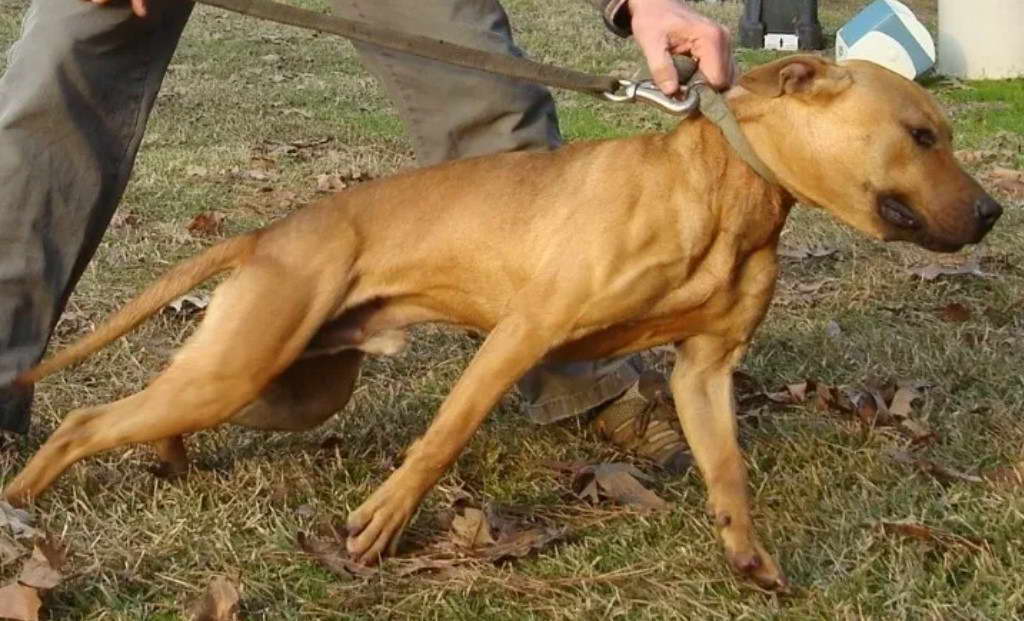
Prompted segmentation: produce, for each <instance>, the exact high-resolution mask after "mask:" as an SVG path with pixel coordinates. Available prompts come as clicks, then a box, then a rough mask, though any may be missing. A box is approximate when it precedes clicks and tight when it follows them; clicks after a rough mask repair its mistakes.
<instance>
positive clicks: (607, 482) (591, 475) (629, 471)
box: [572, 462, 671, 511]
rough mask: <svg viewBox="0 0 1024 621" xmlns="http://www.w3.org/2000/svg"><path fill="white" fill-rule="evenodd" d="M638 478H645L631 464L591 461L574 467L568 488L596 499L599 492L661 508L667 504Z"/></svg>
mask: <svg viewBox="0 0 1024 621" xmlns="http://www.w3.org/2000/svg"><path fill="white" fill-rule="evenodd" d="M641 479H649V477H648V476H647V475H645V474H644V473H643V472H641V471H640V470H638V469H637V468H636V467H635V466H633V465H630V464H624V463H618V462H616V463H610V464H595V465H590V466H584V467H583V468H580V469H579V470H577V471H576V474H575V476H574V477H573V481H572V489H573V491H574V492H575V493H576V495H577V496H578V497H579V498H583V499H589V500H590V501H591V502H597V501H598V499H599V498H600V497H601V496H604V497H605V498H610V499H612V500H614V501H616V502H618V503H621V504H624V505H634V506H638V507H642V508H644V509H652V510H655V511H663V510H666V509H669V508H670V507H671V505H670V504H669V503H667V502H665V501H664V500H663V499H662V498H661V497H659V496H658V495H657V494H655V493H654V492H652V491H651V490H649V489H647V488H646V487H644V486H643V485H642V484H641V483H640V480H641Z"/></svg>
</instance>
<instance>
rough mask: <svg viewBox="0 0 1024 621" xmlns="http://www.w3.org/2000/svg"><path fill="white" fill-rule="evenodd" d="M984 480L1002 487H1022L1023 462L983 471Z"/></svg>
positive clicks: (1023, 476) (1023, 483)
mask: <svg viewBox="0 0 1024 621" xmlns="http://www.w3.org/2000/svg"><path fill="white" fill-rule="evenodd" d="M985 480H986V481H988V482H989V483H992V484H993V485H995V486H996V487H1001V488H1003V489H1011V488H1017V487H1024V462H1022V463H1020V464H1017V465H1013V466H1001V467H999V468H996V469H994V470H990V471H989V472H987V473H985Z"/></svg>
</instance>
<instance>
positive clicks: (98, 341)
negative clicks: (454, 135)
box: [5, 56, 1001, 588]
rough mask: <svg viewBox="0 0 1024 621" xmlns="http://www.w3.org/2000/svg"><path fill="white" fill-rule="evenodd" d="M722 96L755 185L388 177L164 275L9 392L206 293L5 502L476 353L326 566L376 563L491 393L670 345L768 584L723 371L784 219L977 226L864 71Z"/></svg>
mask: <svg viewBox="0 0 1024 621" xmlns="http://www.w3.org/2000/svg"><path fill="white" fill-rule="evenodd" d="M740 84H741V86H740V87H737V88H735V89H733V90H732V91H731V92H730V93H729V98H730V105H731V107H732V108H733V110H734V112H735V114H736V116H737V118H738V120H739V121H740V123H741V125H742V127H743V129H744V131H745V133H746V134H747V136H748V137H749V139H750V142H751V143H752V145H753V147H754V149H755V150H756V152H757V153H758V155H759V156H760V157H761V158H762V159H763V160H764V161H765V162H766V163H767V165H768V166H769V168H770V169H771V170H772V171H774V173H775V175H776V176H777V177H778V179H779V181H780V183H781V185H770V184H768V183H767V182H765V181H764V180H763V179H761V178H760V177H758V176H757V175H756V174H755V173H754V172H753V171H752V170H751V169H750V168H749V167H748V166H747V165H746V164H744V163H743V162H742V161H741V160H740V159H739V158H738V157H737V156H736V155H735V153H733V152H732V151H731V150H730V148H729V146H728V145H727V144H726V142H725V141H724V139H723V138H722V135H721V133H720V132H719V130H718V128H717V127H715V126H714V125H712V124H711V123H709V122H708V121H706V120H702V119H701V120H692V121H683V122H682V123H681V124H680V125H679V128H678V129H676V130H675V131H674V132H672V133H670V134H668V135H654V136H640V137H635V138H628V139H623V140H610V141H602V142H590V143H583V144H574V145H572V146H567V147H565V148H562V149H559V150H557V151H554V152H551V153H512V154H504V155H497V156H491V157H482V158H477V159H470V160H464V161H459V162H453V163H449V164H444V165H441V166H436V167H433V168H429V169H424V170H419V171H415V172H410V173H407V174H403V175H399V176H396V177H393V178H390V179H385V180H380V181H376V182H373V183H368V184H365V185H362V186H359V187H357V188H355V189H352V190H349V191H346V192H343V193H341V194H338V195H336V196H334V197H332V198H329V199H327V200H324V201H321V202H320V203H318V204H315V205H312V206H310V207H308V208H306V209H303V210H301V211H299V212H297V213H295V214H293V215H291V216H289V217H288V218H286V219H284V220H282V221H280V222H277V223H275V224H273V225H272V226H269V227H267V228H266V229H263V230H260V231H257V232H254V233H251V234H248V235H244V236H241V237H238V238H235V239H231V240H228V241H225V242H223V243H221V244H219V245H217V246H214V247H213V248H211V249H209V250H207V251H206V252H204V253H202V254H201V255H199V256H198V257H196V258H193V259H191V260H189V261H186V262H185V263H183V264H181V265H179V266H177V267H176V268H174V269H173V270H171V272H170V273H169V274H167V275H165V276H164V277H163V278H161V279H160V280H158V281H157V282H156V283H155V284H153V285H152V286H151V287H150V288H149V289H147V290H146V291H145V292H144V293H142V294H141V295H140V296H139V297H138V298H136V299H135V300H133V301H131V302H130V303H129V304H128V305H127V306H126V307H125V308H124V309H122V310H121V311H119V312H118V313H116V314H115V315H113V317H111V318H110V319H109V320H108V321H107V323H105V324H103V325H102V326H100V327H99V328H98V329H97V331H96V332H95V333H93V334H91V335H89V336H87V337H85V338H84V339H83V340H82V341H80V342H78V343H77V344H75V345H73V346H71V347H70V348H68V349H66V350H65V351H63V352H61V353H59V354H57V355H56V356H55V357H54V358H52V359H51V360H49V361H46V362H44V363H42V364H41V365H40V366H38V367H37V368H35V369H33V370H31V371H29V372H28V373H26V374H25V375H24V376H23V377H22V378H21V381H22V382H23V383H27V382H34V381H36V380H38V379H40V378H41V377H43V376H45V375H47V374H48V373H52V372H53V371H56V370H57V369H59V368H61V367H63V366H66V365H68V364H71V363H73V362H76V361H78V360H80V359H82V358H83V357H85V356H87V355H88V354H89V353H91V352H93V351H96V350H97V349H99V348H101V347H103V346H104V345H106V344H107V343H109V342H110V341H111V340H112V339H114V338H116V337H117V336H119V335H121V334H123V333H124V332H126V331H128V330H129V329H131V328H132V327H133V326H135V325H137V324H138V323H139V322H141V321H142V320H144V319H145V318H147V317H149V316H150V315H152V314H153V313H155V312H156V311H158V310H159V309H160V308H162V307H163V306H164V305H165V304H166V303H167V302H169V301H170V300H172V299H173V298H175V297H177V296H179V295H181V294H183V293H184V292H186V291H187V290H189V289H190V288H192V287H194V286H195V285H196V284H197V283H199V282H201V281H203V280H205V279H207V278H209V277H211V276H212V275H214V274H215V273H217V272H221V271H224V270H229V269H230V270H234V273H233V274H231V276H230V277H229V278H228V279H227V280H226V282H224V283H223V284H222V285H220V287H219V288H218V289H217V292H216V295H215V297H214V299H213V302H212V303H211V305H210V307H209V309H208V311H207V314H206V318H205V320H204V321H203V323H202V325H201V326H200V327H199V329H198V331H197V333H196V334H195V336H194V337H193V338H192V339H191V341H190V342H189V343H188V344H187V345H186V346H185V347H184V348H182V350H181V351H180V352H179V353H178V354H177V356H176V357H175V358H174V361H173V362H172V363H171V365H170V367H169V368H168V369H167V370H166V371H164V373H163V374H161V375H160V376H158V377H157V378H156V379H154V380H153V382H152V383H151V384H150V385H149V387H148V388H146V389H145V390H143V391H142V392H140V393H138V394H135V395H132V396H130V397H127V398H125V399H121V400H120V401H117V402H114V403H110V404H106V405H101V406H97V407H90V408H83V409H79V410H75V411H74V412H72V413H71V414H69V415H68V416H67V418H66V420H65V421H64V422H63V424H62V425H61V426H60V428H59V429H57V431H56V432H54V434H53V435H52V436H51V437H50V439H49V440H48V441H47V442H46V444H44V445H43V447H42V448H41V449H40V450H39V452H38V453H37V454H36V455H35V456H34V457H33V458H32V459H31V461H30V462H29V463H28V465H27V466H26V468H25V470H24V471H23V472H22V473H21V474H20V475H18V477H17V478H15V479H14V480H13V481H12V482H11V483H10V484H9V485H8V487H7V489H6V490H5V494H6V497H7V498H8V499H9V500H10V501H11V502H13V503H18V504H23V503H25V502H27V501H29V500H30V499H32V498H33V497H35V496H37V495H39V494H40V493H42V492H43V490H45V489H46V488H47V487H48V486H49V485H50V484H51V483H52V482H53V481H54V479H55V478H56V477H57V476H58V475H60V474H61V472H63V471H64V470H65V469H66V468H67V467H68V466H70V465H71V464H73V463H74V462H75V461H77V460H79V459H82V458H83V457H87V456H89V455H92V454H94V453H97V452H99V451H103V450H106V449H110V448H114V447H117V446H123V445H125V444H129V443H135V442H153V443H156V446H157V449H158V451H159V452H160V454H161V456H162V458H163V459H164V460H166V461H168V462H171V463H172V464H175V465H176V466H177V467H179V468H180V467H182V466H183V465H184V463H185V450H184V445H183V444H182V441H181V436H182V435H183V434H187V433H192V432H195V431H199V430H201V429H208V428H210V427H213V426H215V425H219V424H221V423H225V422H235V423H240V424H243V425H249V426H255V427H259V428H264V429H276V430H296V429H306V428H309V427H312V426H315V425H317V424H320V423H321V422H323V421H324V420H326V419H327V418H329V417H330V416H331V415H333V414H334V413H335V412H337V411H338V410H339V409H341V408H342V407H343V406H344V405H345V403H346V402H347V401H348V398H349V396H350V394H351V392H352V386H353V384H354V382H355V379H356V375H357V371H358V368H359V363H360V361H361V359H362V356H363V353H364V352H365V351H368V352H372V353H385V354H387V353H395V352H396V351H397V350H398V349H400V348H401V346H402V345H403V344H404V332H402V330H403V329H404V328H406V327H407V326H410V325H413V324H417V323H422V322H443V323H448V324H454V325H458V326H464V327H467V328H471V329H475V330H480V331H482V332H486V333H488V336H487V339H486V340H485V341H484V343H483V345H482V346H481V347H480V349H479V351H478V352H477V353H476V355H475V356H474V358H473V360H472V362H471V363H470V364H469V366H468V368H467V369H466V370H465V372H464V373H463V375H462V377H461V378H460V379H459V381H458V382H457V384H456V385H455V387H454V388H453V389H452V391H451V394H449V395H448V398H447V399H446V400H445V401H444V404H443V405H442V406H441V409H440V411H439V412H438V413H437V416H436V418H435V419H434V421H433V422H432V423H431V425H430V427H429V429H428V430H427V432H426V434H424V435H423V436H422V437H421V438H420V439H419V440H417V441H416V442H415V443H414V444H413V445H412V447H411V448H410V449H409V451H408V455H407V457H406V459H405V462H404V463H403V464H402V466H401V467H400V468H398V470H397V471H395V472H394V473H393V474H392V475H391V476H390V477H389V478H388V479H387V481H385V482H384V484H383V485H381V486H380V487H379V488H378V489H377V490H376V491H375V492H374V493H373V494H372V495H371V496H370V498H369V499H368V500H366V502H365V503H363V505H362V506H360V507H359V508H358V509H356V510H355V511H354V512H353V513H352V514H351V516H350V517H349V522H348V525H349V529H350V530H349V539H348V543H347V546H348V550H349V552H350V553H351V555H352V556H353V557H354V558H355V559H357V560H359V561H362V562H367V563H372V562H374V561H376V559H377V558H378V557H379V555H381V554H384V553H385V552H387V551H389V549H393V547H394V545H395V543H396V541H397V539H398V536H399V535H400V533H401V532H402V529H403V528H404V527H405V525H406V523H407V522H408V521H409V519H410V518H411V517H412V515H413V513H414V512H415V511H416V508H417V507H418V506H419V504H420V501H421V499H422V498H423V496H424V495H425V494H426V493H427V491H428V490H430V488H431V487H432V486H433V485H434V484H435V483H436V482H437V480H438V479H439V478H440V477H441V476H442V475H443V474H444V472H445V470H446V469H447V468H448V467H449V466H450V465H451V463H452V462H453V461H454V460H455V459H456V458H457V457H458V455H459V453H460V451H461V450H462V448H463V447H464V446H465V445H466V443H467V442H468V441H469V439H470V437H471V436H472V435H473V432H474V431H475V430H476V429H477V427H478V426H479V425H480V423H481V421H482V420H483V419H484V417H485V416H486V415H487V413H488V412H489V411H490V410H491V408H492V407H493V406H494V405H495V403H496V402H497V401H498V399H499V398H500V397H501V396H502V394H503V393H504V392H505V391H507V390H508V389H509V387H510V386H512V385H513V383H514V382H515V381H516V380H517V379H518V378H519V377H520V376H521V375H522V374H523V373H524V372H525V371H527V370H528V369H530V368H531V367H532V366H534V365H535V364H537V363H538V362H539V361H541V360H542V359H547V360H579V359H594V358H601V357H605V356H616V355H622V354H627V353H630V352H635V351H638V350H643V349H646V348H649V347H652V346H655V345H660V344H663V343H675V344H676V347H677V350H678V359H679V360H680V361H685V362H684V363H683V364H677V365H676V368H675V371H674V372H673V374H672V379H671V384H672V391H673V395H674V397H675V402H676V404H677V406H678V409H679V418H680V420H681V421H682V425H683V429H684V431H685V434H686V438H687V440H688V441H689V443H690V446H691V447H692V450H693V454H694V457H695V459H696V462H697V464H698V465H699V467H700V470H701V472H702V473H703V475H704V478H705V480H706V482H707V487H708V496H709V497H708V503H709V507H710V510H711V513H712V515H713V516H714V520H715V523H716V525H717V527H718V528H719V530H720V532H721V536H722V540H723V544H724V546H725V552H726V555H727V557H728V559H729V561H730V563H731V564H732V566H733V567H734V568H735V569H736V570H737V571H739V572H740V573H742V574H746V575H749V576H750V577H752V578H754V579H755V580H756V581H757V582H758V583H759V584H761V585H763V586H765V587H768V588H780V587H784V586H785V584H786V582H785V578H784V576H783V574H782V572H781V571H780V569H779V567H778V566H777V565H776V563H775V562H774V561H773V560H772V558H771V556H769V555H768V553H767V552H766V551H765V550H764V548H763V547H762V545H761V543H760V542H759V541H758V539H757V536H756V535H755V533H754V529H753V526H752V524H751V516H750V506H749V501H748V497H747V490H746V487H747V479H746V469H745V466H744V463H743V457H742V456H741V454H740V450H739V447H738V445H737V438H736V419H735V415H734V409H733V408H734V406H733V389H732V382H731V378H732V369H733V367H734V366H735V365H736V364H737V362H738V361H739V360H740V357H741V356H742V355H743V352H744V350H745V349H746V347H747V344H748V343H749V341H750V339H751V336H752V335H753V333H754V330H755V329H756V328H757V326H758V324H759V323H760V322H761V319H762V318H763V317H764V315H765V312H766V310H767V308H768V303H769V300H770V298H771V296H772V291H773V289H774V287H775V279H776V245H777V242H778V239H779V232H780V231H781V229H782V226H783V222H784V221H785V219H786V216H787V214H788V212H789V208H790V206H791V205H793V203H794V202H795V201H796V200H801V201H803V202H805V203H808V204H812V205H818V206H821V207H823V208H825V209H826V210H828V211H829V212H830V213H832V214H834V215H835V216H836V217H838V218H840V219H841V220H843V221H845V222H847V223H849V224H850V225H852V226H854V227H856V228H857V229H859V230H861V231H863V232H865V233H867V234H869V235H872V236H874V237H877V238H880V239H885V240H909V241H913V242H916V243H918V244H920V245H922V246H925V247H927V248H932V249H935V250H948V251H951V250H956V249H958V248H960V247H961V246H963V245H964V244H967V243H973V242H977V241H978V240H980V239H981V238H982V237H983V236H984V235H985V233H986V232H987V231H988V230H989V229H990V228H991V227H992V225H993V224H994V222H995V220H996V219H997V218H998V217H999V214H1000V211H1001V210H1000V207H999V205H998V204H996V203H995V202H994V201H993V200H992V199H991V198H990V197H989V196H988V195H987V194H986V193H985V192H984V191H983V190H982V189H981V188H980V187H979V186H978V184H977V183H976V182H975V181H974V180H973V179H971V177H969V176H968V175H967V174H965V173H964V172H963V170H962V169H961V168H960V166H959V165H958V164H957V162H956V161H955V160H954V158H953V154H952V151H951V148H950V139H951V136H950V128H949V125H948V123H947V122H946V120H945V118H944V116H943V114H942V112H941V111H940V110H939V108H938V107H937V106H936V104H935V102H934V101H933V100H932V98H931V97H930V96H929V94H928V93H927V92H926V91H925V90H923V89H922V88H920V87H919V86H917V85H916V84H913V83H912V82H909V81H907V80H904V79H903V78H901V77H899V76H897V75H896V74H894V73H891V72H889V71H887V70H885V69H882V68H880V67H877V66H875V65H871V64H868V63H860V62H851V63H849V64H847V65H844V66H837V65H835V64H831V63H827V62H825V61H823V60H822V59H820V58H817V57H813V56H792V57H789V58H785V59H783V60H780V61H777V62H774V63H771V64H769V65H765V66H762V67H759V68H757V69H755V70H753V71H751V72H750V73H749V74H747V75H746V76H744V77H743V78H742V80H741V82H740Z"/></svg>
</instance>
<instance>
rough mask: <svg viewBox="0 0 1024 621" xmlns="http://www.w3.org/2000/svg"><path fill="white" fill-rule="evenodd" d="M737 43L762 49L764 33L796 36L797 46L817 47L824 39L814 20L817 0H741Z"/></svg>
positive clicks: (802, 47) (816, 13) (819, 23)
mask: <svg viewBox="0 0 1024 621" xmlns="http://www.w3.org/2000/svg"><path fill="white" fill-rule="evenodd" d="M745 4H746V5H745V7H744V9H743V17H741V18H740V45H742V46H743V47H751V48H763V47H765V41H764V38H765V36H766V35H773V34H783V35H796V37H797V42H798V49H801V50H820V49H822V48H824V47H825V38H824V37H823V36H822V33H821V22H819V21H818V0H745Z"/></svg>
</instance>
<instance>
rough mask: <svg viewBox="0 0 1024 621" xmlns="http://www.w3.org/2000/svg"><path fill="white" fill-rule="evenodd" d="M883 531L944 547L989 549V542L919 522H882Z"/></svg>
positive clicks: (979, 550) (976, 549)
mask: <svg viewBox="0 0 1024 621" xmlns="http://www.w3.org/2000/svg"><path fill="white" fill-rule="evenodd" d="M880 524H881V526H882V531H883V532H885V533H888V534H896V535H902V536H904V537H910V538H911V539H917V540H919V541H926V542H928V543H934V544H938V545H940V546H943V547H947V548H948V547H954V546H963V547H968V548H971V549H973V550H975V551H978V552H981V551H984V550H986V549H988V542H986V541H985V540H984V539H980V538H978V537H965V536H964V535H957V534H956V533H952V532H949V531H946V530H940V529H938V528H933V527H931V526H926V525H924V524H921V523H918V522H880Z"/></svg>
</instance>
